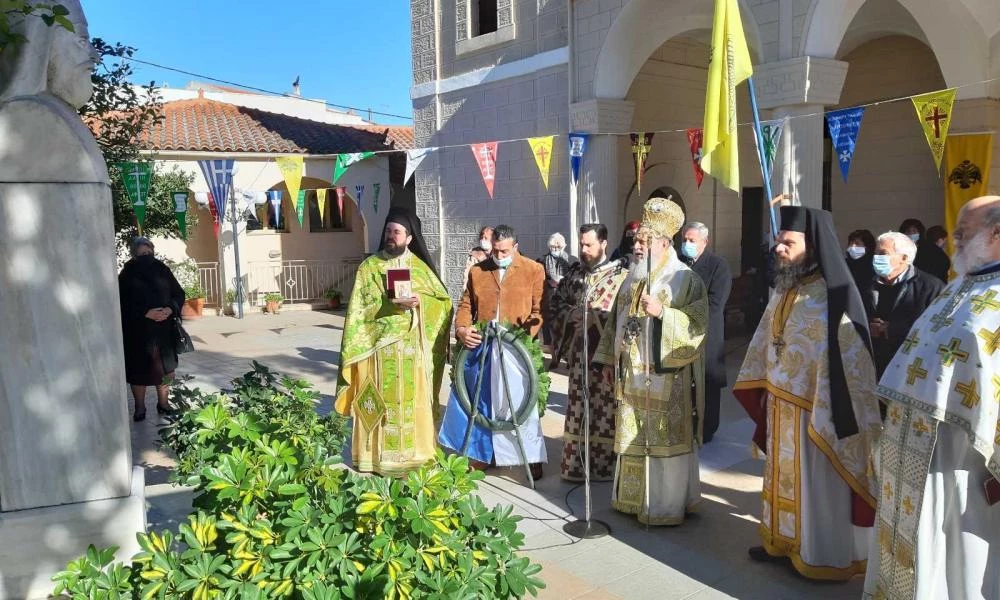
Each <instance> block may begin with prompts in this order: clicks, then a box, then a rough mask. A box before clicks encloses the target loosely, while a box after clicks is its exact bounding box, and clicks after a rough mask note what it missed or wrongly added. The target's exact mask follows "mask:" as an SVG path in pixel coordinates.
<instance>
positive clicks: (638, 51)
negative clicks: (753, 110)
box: [594, 0, 761, 100]
mask: <svg viewBox="0 0 1000 600" xmlns="http://www.w3.org/2000/svg"><path fill="white" fill-rule="evenodd" d="M713 4H714V3H712V2H708V1H706V0H679V1H676V2H670V3H665V2H663V1H662V0H630V2H629V3H628V4H626V5H625V6H624V7H623V8H622V10H621V12H619V13H618V16H617V17H616V18H615V22H614V23H612V25H611V29H609V30H608V35H607V37H606V38H605V39H604V44H603V45H602V46H601V51H600V53H599V54H598V55H597V66H596V67H595V70H594V97H595V98H611V99H616V100H619V99H623V98H625V95H626V94H627V93H628V89H629V87H631V85H632V81H633V80H634V79H635V76H636V75H637V74H638V73H639V69H641V68H642V65H644V64H645V63H646V60H647V59H649V57H650V56H651V55H652V54H653V52H655V51H656V49H657V48H659V47H660V46H662V45H663V44H664V42H666V41H668V40H670V39H672V38H675V37H677V36H679V35H683V34H685V33H687V32H689V31H697V30H706V29H707V30H709V31H711V29H712V10H713ZM740 14H741V15H742V17H743V28H744V30H745V31H746V35H747V44H748V45H749V46H750V52H751V53H752V54H754V55H756V56H760V47H761V44H760V30H759V29H758V27H757V21H756V19H754V17H753V14H752V13H751V12H750V11H748V10H747V9H746V8H745V7H744V6H743V0H740ZM705 58H706V62H707V59H708V57H705Z"/></svg>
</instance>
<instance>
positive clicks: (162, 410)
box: [142, 404, 181, 417]
mask: <svg viewBox="0 0 1000 600" xmlns="http://www.w3.org/2000/svg"><path fill="white" fill-rule="evenodd" d="M142 414H143V415H144V416H145V414H146V413H145V412H143V413H142ZM156 414H158V415H166V416H168V417H173V416H176V415H179V414H181V411H180V410H178V409H176V408H174V407H173V406H160V405H159V404H157V405H156Z"/></svg>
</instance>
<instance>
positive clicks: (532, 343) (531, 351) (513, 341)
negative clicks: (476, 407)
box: [451, 323, 552, 431]
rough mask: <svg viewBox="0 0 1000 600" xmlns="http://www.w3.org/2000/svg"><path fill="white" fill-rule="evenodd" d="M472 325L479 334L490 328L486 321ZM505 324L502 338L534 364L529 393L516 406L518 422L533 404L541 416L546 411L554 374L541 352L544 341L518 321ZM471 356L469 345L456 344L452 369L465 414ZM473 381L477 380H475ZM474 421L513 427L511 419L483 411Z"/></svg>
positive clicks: (468, 402)
mask: <svg viewBox="0 0 1000 600" xmlns="http://www.w3.org/2000/svg"><path fill="white" fill-rule="evenodd" d="M473 327H475V329H476V331H477V332H478V333H479V334H480V335H483V334H484V332H485V331H486V329H487V323H476V324H475V325H474V326H473ZM503 327H504V328H505V329H506V331H503V332H501V333H500V340H501V341H502V342H506V343H507V344H510V345H511V346H513V348H514V350H515V352H516V353H517V354H518V355H520V358H521V360H522V361H524V362H525V363H530V364H531V367H532V369H530V370H529V371H528V397H527V398H525V399H524V401H523V402H522V404H521V406H520V408H519V409H518V410H517V422H518V423H524V422H525V421H526V420H527V418H528V414H529V413H528V411H530V410H531V409H532V407H533V406H534V407H537V410H538V415H539V416H542V415H544V414H545V408H546V405H547V403H548V399H549V388H550V387H551V385H552V378H551V377H550V376H549V373H548V371H547V370H546V369H545V356H544V355H543V354H542V346H541V342H539V341H538V340H537V339H535V338H533V337H531V336H530V335H528V333H527V332H526V331H525V330H523V329H521V328H520V327H517V326H515V325H510V324H509V323H504V324H503ZM468 356H469V349H468V348H466V347H465V346H464V345H462V344H461V343H458V344H456V345H455V348H454V350H453V352H452V357H453V360H452V363H451V368H452V371H451V373H452V381H453V382H454V384H455V392H456V396H457V397H458V402H459V404H460V405H461V407H462V410H464V411H465V414H467V415H471V414H472V399H471V398H470V397H469V389H468V388H469V386H468V385H467V382H466V381H465V361H466V359H467V358H468ZM471 383H472V384H473V385H474V384H475V382H471ZM475 421H476V423H477V424H478V425H480V426H481V427H484V428H486V429H489V430H491V431H511V430H513V429H514V423H513V422H512V421H507V420H496V419H489V418H487V417H486V416H485V415H483V414H477V415H476V419H475Z"/></svg>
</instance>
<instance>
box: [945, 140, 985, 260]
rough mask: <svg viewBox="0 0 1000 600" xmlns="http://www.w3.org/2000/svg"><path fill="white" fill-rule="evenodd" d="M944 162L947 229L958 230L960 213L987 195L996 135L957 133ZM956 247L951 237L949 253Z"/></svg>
mask: <svg viewBox="0 0 1000 600" xmlns="http://www.w3.org/2000/svg"><path fill="white" fill-rule="evenodd" d="M945 146H946V152H945V159H944V226H945V229H946V230H947V231H948V233H952V232H954V231H955V224H956V223H958V211H960V210H961V209H962V207H963V206H965V203H966V202H968V201H969V200H972V199H973V198H977V197H979V196H985V195H986V193H987V192H986V191H987V190H988V189H989V186H990V164H991V163H992V161H993V135H992V134H990V133H981V134H973V135H961V134H955V135H953V136H951V137H950V138H948V140H947V142H946V143H945ZM953 250H954V248H953V246H952V242H951V236H950V235H949V236H948V253H949V254H952V252H953Z"/></svg>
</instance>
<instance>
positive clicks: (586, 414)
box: [563, 269, 611, 540]
mask: <svg viewBox="0 0 1000 600" xmlns="http://www.w3.org/2000/svg"><path fill="white" fill-rule="evenodd" d="M598 271H599V270H598V269H595V270H594V272H595V273H597V272H598ZM585 275H586V274H585ZM583 281H584V294H583V520H582V521H580V520H576V521H570V522H569V523H566V524H565V525H563V531H564V532H566V533H567V534H569V535H571V536H573V537H576V538H581V539H585V540H592V539H595V538H601V537H604V536H606V535H608V534H609V533H611V528H610V527H609V526H608V524H607V523H605V522H604V521H598V520H596V519H592V518H591V512H592V503H591V494H590V340H589V333H590V331H589V327H590V325H589V323H588V316H589V314H590V294H591V292H592V290H591V287H592V286H591V284H590V277H588V276H585V277H584V278H583Z"/></svg>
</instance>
